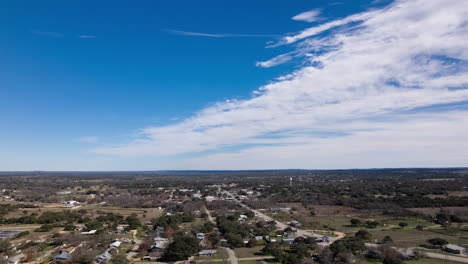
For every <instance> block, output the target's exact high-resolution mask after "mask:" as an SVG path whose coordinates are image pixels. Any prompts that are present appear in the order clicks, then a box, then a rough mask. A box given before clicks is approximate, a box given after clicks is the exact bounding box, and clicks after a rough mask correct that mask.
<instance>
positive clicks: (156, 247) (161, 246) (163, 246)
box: [148, 241, 168, 252]
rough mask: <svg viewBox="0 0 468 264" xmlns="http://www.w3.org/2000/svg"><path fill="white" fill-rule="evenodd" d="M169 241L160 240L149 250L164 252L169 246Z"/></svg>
mask: <svg viewBox="0 0 468 264" xmlns="http://www.w3.org/2000/svg"><path fill="white" fill-rule="evenodd" d="M167 244H168V243H167V241H166V242H163V241H160V242H156V244H154V245H151V248H150V249H148V251H149V252H163V251H164V249H166V248H167Z"/></svg>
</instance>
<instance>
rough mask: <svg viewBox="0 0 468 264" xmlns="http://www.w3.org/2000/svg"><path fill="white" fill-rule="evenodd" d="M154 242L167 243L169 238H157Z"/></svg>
mask: <svg viewBox="0 0 468 264" xmlns="http://www.w3.org/2000/svg"><path fill="white" fill-rule="evenodd" d="M153 240H154V242H167V241H168V240H167V238H165V237H155V238H154V239H153Z"/></svg>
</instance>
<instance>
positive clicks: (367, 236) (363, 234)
mask: <svg viewBox="0 0 468 264" xmlns="http://www.w3.org/2000/svg"><path fill="white" fill-rule="evenodd" d="M354 237H355V238H357V239H361V240H364V241H370V240H372V234H371V233H369V232H368V231H367V230H359V231H357V232H356V234H354Z"/></svg>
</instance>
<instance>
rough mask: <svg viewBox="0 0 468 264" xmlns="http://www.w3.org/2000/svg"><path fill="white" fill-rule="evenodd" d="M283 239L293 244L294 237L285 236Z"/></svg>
mask: <svg viewBox="0 0 468 264" xmlns="http://www.w3.org/2000/svg"><path fill="white" fill-rule="evenodd" d="M283 241H284V242H286V243H288V244H292V243H294V238H284V239H283Z"/></svg>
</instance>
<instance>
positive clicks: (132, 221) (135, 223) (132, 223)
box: [125, 213, 141, 230]
mask: <svg viewBox="0 0 468 264" xmlns="http://www.w3.org/2000/svg"><path fill="white" fill-rule="evenodd" d="M125 220H126V221H127V224H128V227H129V229H130V230H133V229H137V228H138V227H140V226H141V222H140V219H138V217H137V215H136V214H135V213H133V214H131V215H129V216H127V218H126V219H125Z"/></svg>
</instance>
